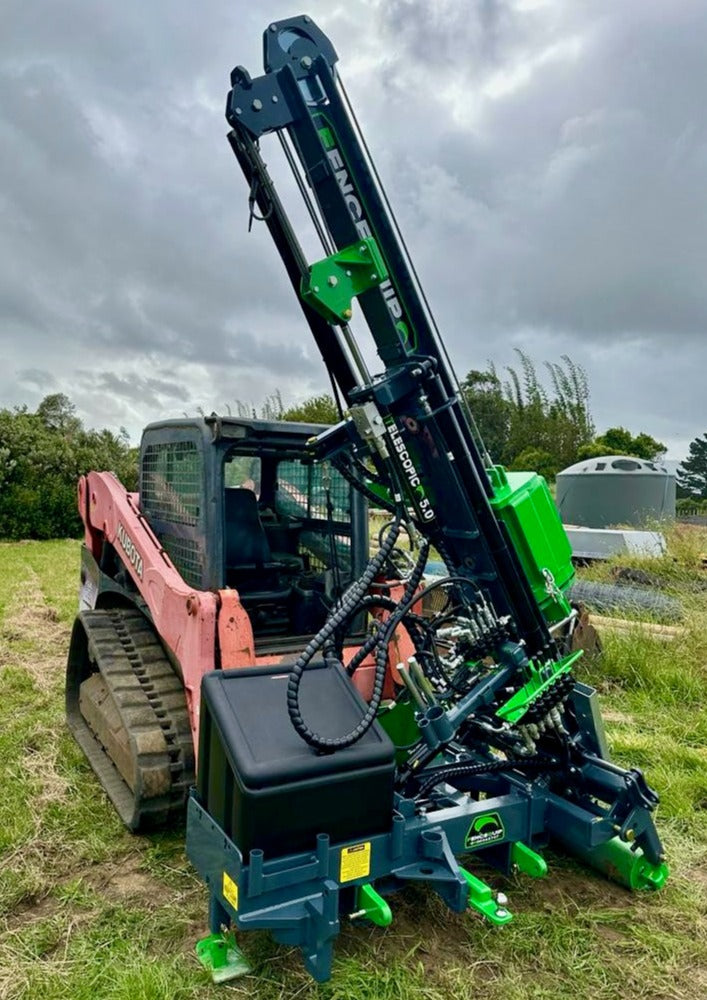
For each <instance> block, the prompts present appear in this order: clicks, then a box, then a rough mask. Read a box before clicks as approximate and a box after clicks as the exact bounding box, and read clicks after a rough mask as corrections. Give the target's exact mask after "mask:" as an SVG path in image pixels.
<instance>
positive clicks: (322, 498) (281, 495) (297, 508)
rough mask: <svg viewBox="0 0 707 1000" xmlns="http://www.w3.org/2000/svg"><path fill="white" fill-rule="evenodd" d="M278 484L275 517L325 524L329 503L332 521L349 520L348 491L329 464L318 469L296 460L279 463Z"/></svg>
mask: <svg viewBox="0 0 707 1000" xmlns="http://www.w3.org/2000/svg"><path fill="white" fill-rule="evenodd" d="M277 480H278V482H277V486H278V489H277V499H276V502H275V506H276V508H277V511H278V513H282V514H289V515H291V516H294V517H306V518H317V519H321V520H328V518H329V510H328V503H331V507H332V515H333V518H334V520H335V521H350V520H351V487H350V486H349V484H348V483H347V482H346V480H345V479H344V477H343V476H342V475H341V473H339V472H337V470H336V469H333V468H332V467H331V466H330V465H329V463H328V462H324V463H322V464H321V465H313V464H312V463H310V462H300V461H299V459H294V460H292V461H287V462H280V464H279V465H278V469H277ZM327 490H328V492H329V497H328V498H327Z"/></svg>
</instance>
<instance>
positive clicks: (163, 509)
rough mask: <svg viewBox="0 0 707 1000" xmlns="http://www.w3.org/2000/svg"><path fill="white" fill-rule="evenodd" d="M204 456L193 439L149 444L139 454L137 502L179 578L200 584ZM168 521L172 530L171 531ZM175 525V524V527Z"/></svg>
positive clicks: (202, 571)
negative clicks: (139, 476) (139, 481)
mask: <svg viewBox="0 0 707 1000" xmlns="http://www.w3.org/2000/svg"><path fill="white" fill-rule="evenodd" d="M203 488H204V487H203V459H202V455H201V452H200V451H199V448H198V447H197V445H196V444H195V443H194V442H193V441H170V442H163V443H156V444H150V445H148V446H147V447H146V448H145V450H144V452H143V457H142V470H141V483H140V505H141V507H142V510H143V513H144V514H145V516H146V517H147V519H148V520H149V521H150V523H151V525H152V528H153V530H154V532H155V535H156V536H157V538H158V539H159V541H160V543H161V545H162V546H163V547H164V549H165V551H166V552H167V555H168V556H169V557H170V559H171V560H172V562H173V563H174V565H175V566H176V568H177V569H178V570H179V573H180V574H181V576H182V578H183V579H184V580H185V582H186V583H188V584H189V585H190V586H192V587H200V586H201V585H202V579H203V573H204V553H203V549H202V545H201V544H200V542H199V531H200V528H201V515H202V511H203V500H202V497H203ZM169 525H174V526H175V530H174V531H170V530H169ZM177 526H178V527H177Z"/></svg>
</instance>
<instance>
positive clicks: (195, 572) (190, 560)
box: [158, 531, 203, 587]
mask: <svg viewBox="0 0 707 1000" xmlns="http://www.w3.org/2000/svg"><path fill="white" fill-rule="evenodd" d="M158 537H159V540H160V542H161V544H162V546H163V547H164V550H165V552H166V553H167V555H168V556H169V558H170V559H171V560H172V562H173V563H174V565H175V566H176V567H177V569H178V570H179V573H180V575H181V577H182V579H183V580H184V582H185V583H188V584H189V586H190V587H201V580H202V574H203V557H202V553H201V550H200V548H199V545H198V543H197V542H196V541H195V540H194V539H193V538H177V536H176V535H171V534H169V532H165V531H163V532H160V534H159V535H158Z"/></svg>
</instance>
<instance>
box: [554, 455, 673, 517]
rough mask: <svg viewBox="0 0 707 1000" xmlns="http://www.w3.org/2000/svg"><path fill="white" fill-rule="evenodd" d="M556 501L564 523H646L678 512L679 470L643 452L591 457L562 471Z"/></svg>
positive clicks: (558, 478)
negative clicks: (634, 455)
mask: <svg viewBox="0 0 707 1000" xmlns="http://www.w3.org/2000/svg"><path fill="white" fill-rule="evenodd" d="M555 502H556V504H557V508H558V510H559V512H560V517H561V518H562V521H563V523H564V524H576V525H581V526H582V527H585V528H608V527H610V526H613V525H619V524H622V525H623V524H629V525H632V526H633V527H636V528H642V527H644V526H645V524H646V522H647V521H650V520H655V519H656V518H674V517H675V476H674V475H672V474H671V473H669V472H668V471H667V469H666V468H664V466H662V465H658V464H657V463H656V462H647V461H645V460H644V459H642V458H631V457H630V456H627V455H605V456H603V457H602V458H589V459H586V461H583V462H577V463H575V465H570V467H569V468H568V469H565V470H564V471H563V472H560V473H559V475H558V477H557V493H556V497H555Z"/></svg>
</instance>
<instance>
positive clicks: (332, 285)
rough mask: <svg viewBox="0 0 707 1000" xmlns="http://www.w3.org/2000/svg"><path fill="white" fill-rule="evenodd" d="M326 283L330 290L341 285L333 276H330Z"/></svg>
mask: <svg viewBox="0 0 707 1000" xmlns="http://www.w3.org/2000/svg"><path fill="white" fill-rule="evenodd" d="M326 281H327V285H329V287H330V288H335V287H336V286H337V285H338V284H339V282H338V280H337V279H336V277H335V276H334V275H333V274H330V275H329V277H328V278H327V280H326Z"/></svg>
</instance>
